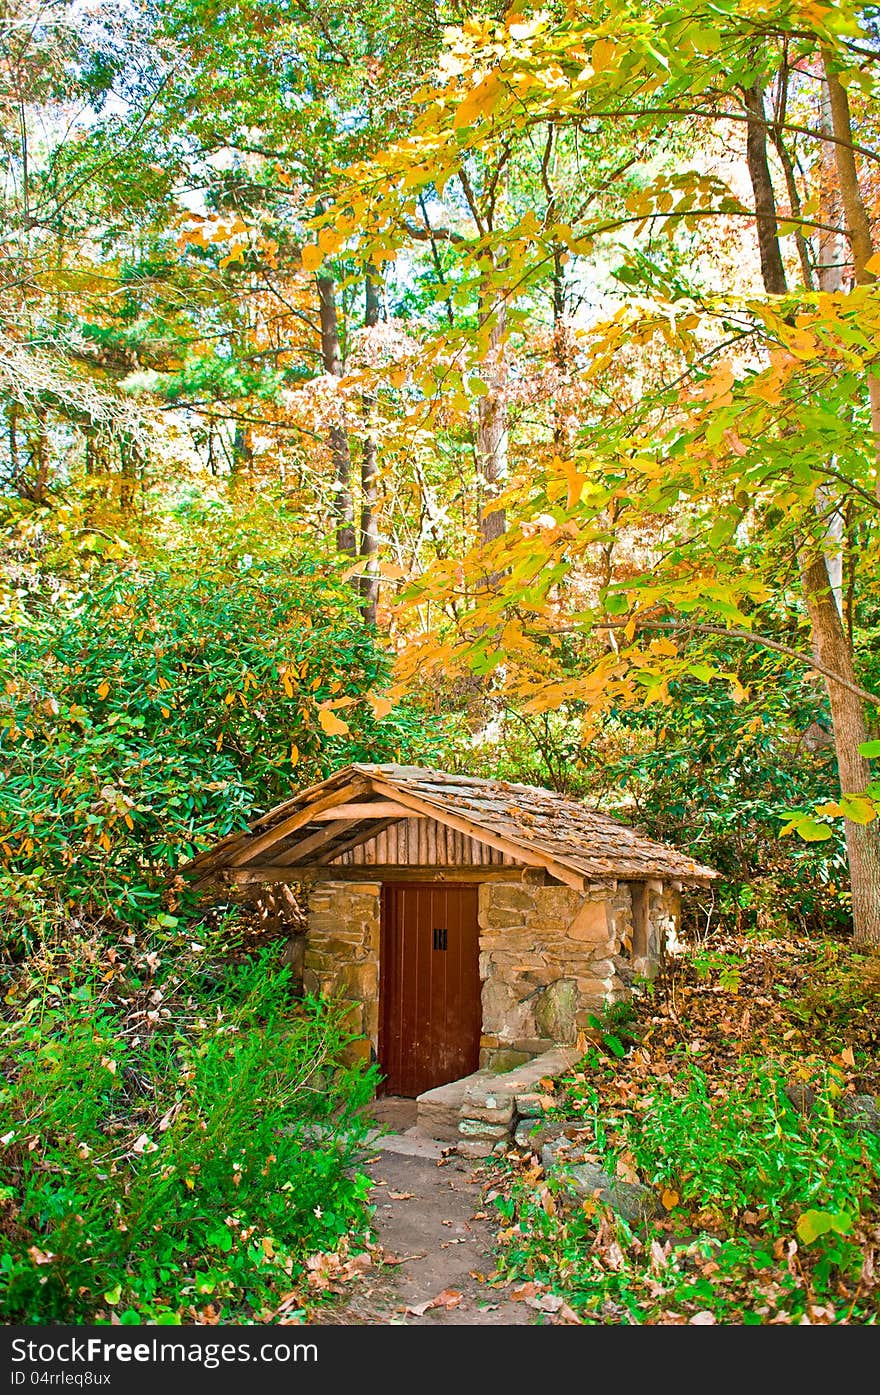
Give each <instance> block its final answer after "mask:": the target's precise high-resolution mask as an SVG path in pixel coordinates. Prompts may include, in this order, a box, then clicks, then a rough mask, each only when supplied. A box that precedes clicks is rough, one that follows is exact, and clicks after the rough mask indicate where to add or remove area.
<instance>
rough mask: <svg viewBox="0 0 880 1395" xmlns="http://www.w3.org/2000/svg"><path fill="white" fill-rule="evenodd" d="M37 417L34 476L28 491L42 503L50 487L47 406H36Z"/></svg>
mask: <svg viewBox="0 0 880 1395" xmlns="http://www.w3.org/2000/svg"><path fill="white" fill-rule="evenodd" d="M34 415H35V416H36V418H37V434H36V438H35V440H34V447H33V466H34V478H33V483H32V484H31V487H30V490H29V491H28V492H29V494H30V497H31V500H32V501H33V503H35V504H42V502H43V500H44V499H45V497H46V490H47V489H48V487H49V431H48V427H47V412H46V408H45V407H42V406H38V407H35V408H34Z"/></svg>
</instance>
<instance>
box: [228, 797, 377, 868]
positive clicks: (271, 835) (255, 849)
mask: <svg viewBox="0 0 880 1395" xmlns="http://www.w3.org/2000/svg"><path fill="white" fill-rule="evenodd" d="M368 788H369V786H368V785H367V782H366V780H363V779H358V780H352V782H351V784H347V785H343V787H342V789H336V790H332V791H331V792H330V793H329V794H325V795H324V796H323V797H322V798H321V799H314V800H312V801H311V803H309V804H306V805H305V806H304V807H303V808H301V809H298V810H297V812H296V813H295V814H291V816H290V818H287V819H282V820H281V822H280V823H276V824H275V826H274V828H269V829H267V830H266V832H265V833H261V834H260V836H259V838H251V839H249V840H248V842H247V843H246V844H245V846H244V847H243V848H242V849H241V850H240V851H239V852H237V853H233V855H232V857H230V858H229V861H228V863H227V866H229V867H241V866H242V865H243V864H244V863H247V862H253V860H254V858H256V857H259V856H260V854H261V853H263V852H265V851H266V849H267V848H271V847H272V846H273V845H274V844H275V843H280V842H281V840H282V839H283V838H288V837H289V836H290V834H291V833H295V832H296V830H297V829H298V828H302V827H303V826H304V825H305V824H307V823H312V822H313V821H314V820H315V818H316V815H318V814H320V813H322V812H323V811H324V810H325V809H333V808H335V806H336V805H337V804H344V803H345V802H346V800H350V799H351V796H352V795H355V796H357V795H360V794H365V793H366V791H367V789H368Z"/></svg>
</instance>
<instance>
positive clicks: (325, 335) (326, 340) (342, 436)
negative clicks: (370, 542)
mask: <svg viewBox="0 0 880 1395" xmlns="http://www.w3.org/2000/svg"><path fill="white" fill-rule="evenodd" d="M318 303H319V307H320V318H321V358H322V361H323V364H324V372H325V373H330V374H331V375H332V376H333V377H334V378H341V377H342V350H341V348H340V344H339V319H338V316H337V313H336V285H335V283H334V281H333V279H332V277H330V276H319V277H318ZM327 443H328V445H329V447H330V459H331V460H332V461H333V472H334V476H335V480H334V493H333V514H334V517H335V519H336V546H337V549H338V550H339V551H340V552H345V553H347V554H348V555H349V556H350V557H354V556H355V555H356V554H357V547H356V544H355V529H354V500H353V498H352V493H351V451H350V449H349V445H348V432H347V430H346V428H345V409H344V407H343V408H342V419H341V421H339V422H334V424H333V425H332V426H331V427H330V430H329V431H328V433H327Z"/></svg>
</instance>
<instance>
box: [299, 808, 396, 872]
mask: <svg viewBox="0 0 880 1395" xmlns="http://www.w3.org/2000/svg"><path fill="white" fill-rule="evenodd" d="M404 816H405V817H409V815H408V814H405V815H404ZM401 821H402V820H401V817H400V815H397V816H396V817H394V818H388V819H379V821H378V823H369V824H365V825H364V826H363V828H362V829H361V830H360V832H359V833H356V834H355V836H354V837H353V838H349V839H348V841H347V842H345V843H341V844H340V845H339V847H338V848H333V849H331V850H330V851H329V852H326V853H325V854H324V855H323V857H319V858H317V859H316V860H317V862H318V865H319V866H322V867H323V866H327V865H328V864H329V863H331V862H333V860H334V859H335V858H337V857H341V856H342V854H343V853H347V852H351V850H352V848H356V847H359V846H360V844H361V843H369V841H370V839H371V838H375V836H376V834H377V833H382V832H383V830H384V829H386V828H390V827H391V825H392V824H395V823H400V822H401Z"/></svg>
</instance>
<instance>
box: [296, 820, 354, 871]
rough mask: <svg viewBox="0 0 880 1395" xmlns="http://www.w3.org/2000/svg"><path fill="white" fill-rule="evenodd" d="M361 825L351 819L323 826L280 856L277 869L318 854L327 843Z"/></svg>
mask: <svg viewBox="0 0 880 1395" xmlns="http://www.w3.org/2000/svg"><path fill="white" fill-rule="evenodd" d="M360 823H361V820H360V819H351V820H349V821H348V822H346V821H345V820H343V821H342V822H340V823H331V824H327V823H325V824H323V825H322V826H321V828H319V829H318V830H317V832H316V833H309V834H307V836H306V837H305V838H303V839H301V841H300V842H298V843H294V845H293V847H292V848H287V849H286V851H285V852H283V853H280V854H278V855H277V856H276V858H275V865H276V867H286V866H287V865H288V863H291V862H298V861H299V860H300V858H303V857H308V855H309V853H313V852H317V850H318V849H319V848H323V847H324V845H325V843H332V841H333V839H334V838H342V837H343V836H344V834H345V833H346V831H347V830H348V829H350V828H356V827H357V826H358V825H359V824H360Z"/></svg>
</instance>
